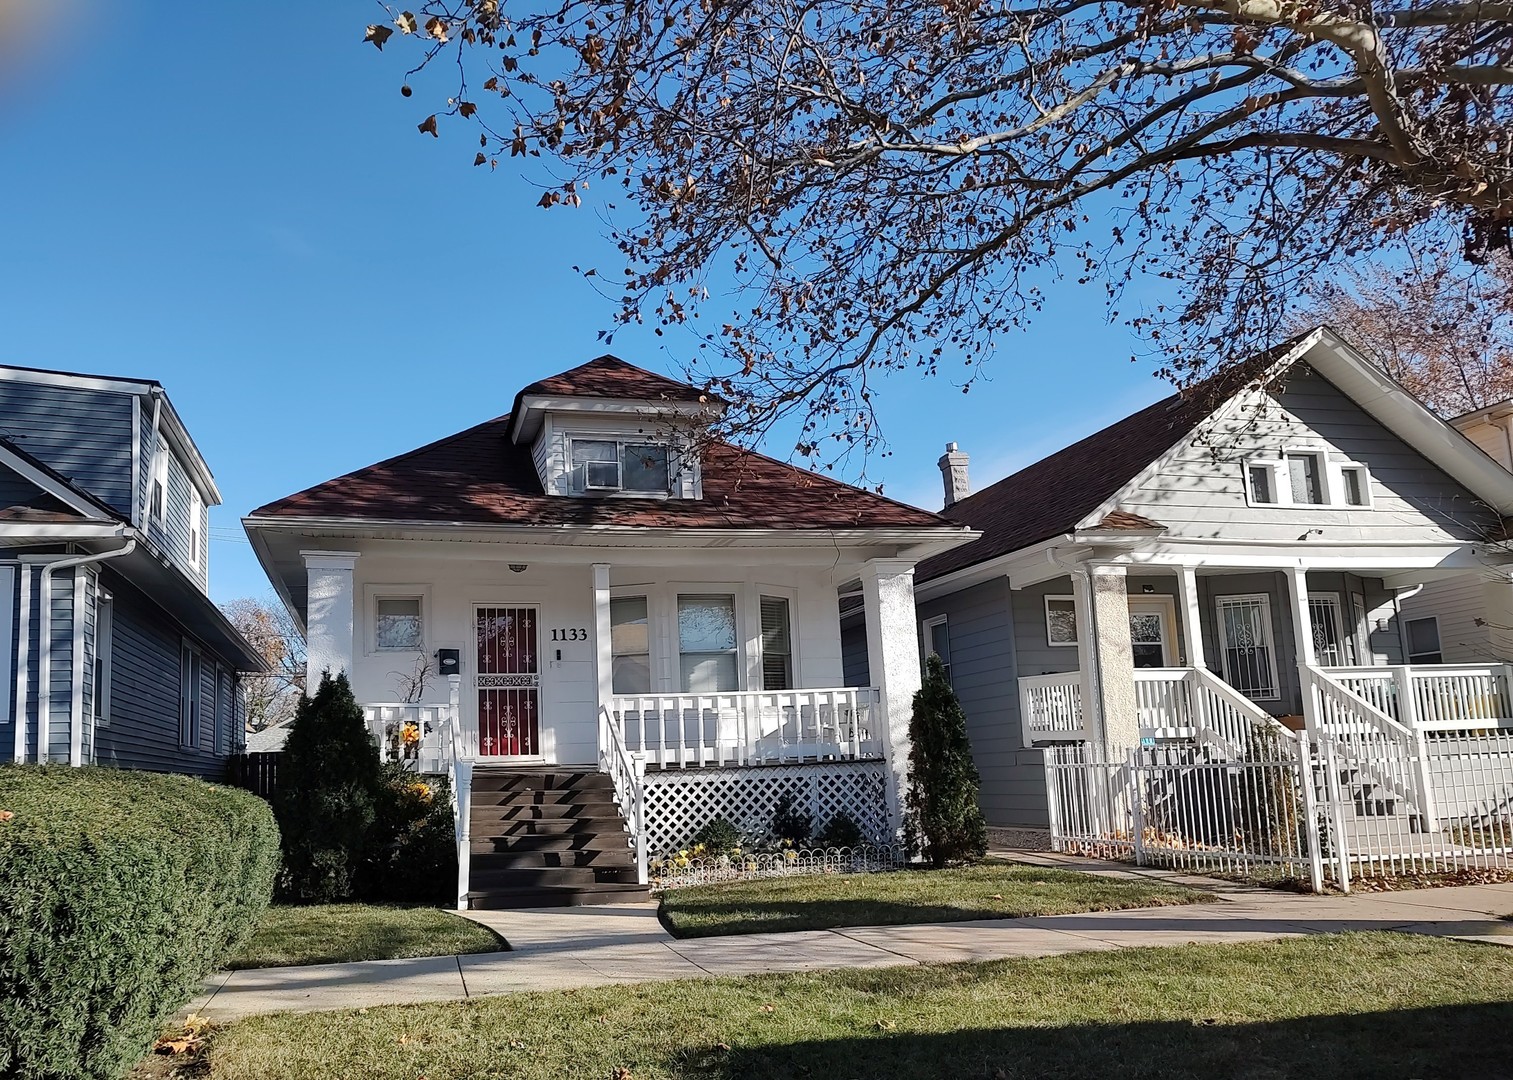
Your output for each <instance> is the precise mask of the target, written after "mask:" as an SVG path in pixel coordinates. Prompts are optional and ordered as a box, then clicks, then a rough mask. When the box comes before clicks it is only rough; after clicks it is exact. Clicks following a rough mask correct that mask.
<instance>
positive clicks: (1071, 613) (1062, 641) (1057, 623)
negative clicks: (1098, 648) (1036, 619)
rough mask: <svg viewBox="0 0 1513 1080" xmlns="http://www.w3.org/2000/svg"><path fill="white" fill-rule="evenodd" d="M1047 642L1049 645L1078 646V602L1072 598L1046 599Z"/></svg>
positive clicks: (1057, 597)
mask: <svg viewBox="0 0 1513 1080" xmlns="http://www.w3.org/2000/svg"><path fill="white" fill-rule="evenodd" d="M1045 640H1046V644H1048V645H1076V644H1077V602H1076V601H1075V600H1073V599H1072V598H1071V597H1070V596H1047V597H1046V598H1045Z"/></svg>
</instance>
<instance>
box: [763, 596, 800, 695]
mask: <svg viewBox="0 0 1513 1080" xmlns="http://www.w3.org/2000/svg"><path fill="white" fill-rule="evenodd" d="M761 605H762V689H763V690H792V689H793V633H792V631H791V629H790V628H789V622H788V600H787V598H786V597H782V596H764V597H762V599H761Z"/></svg>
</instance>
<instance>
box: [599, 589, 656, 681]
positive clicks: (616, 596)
mask: <svg viewBox="0 0 1513 1080" xmlns="http://www.w3.org/2000/svg"><path fill="white" fill-rule="evenodd" d="M609 598H610V601H611V602H613V601H615V600H644V601H645V602H646V681H647V683H648V684H649V685H648V690H647V692H648V693H651V694H655V693H657V636H658V635H657V616H656V610H657V608H656V600H655V598H654V597H653V596H652V594H651V589H650V588H648V587H647V586H645V585H641V586H635V585H626V586H613V587H611V588H610V590H609ZM638 655H640V654H639V653H617V652H615V632H614V620H613V619H611V621H610V634H609V660H610V680H611V684H613V680H614V665H615V657H616V656H638ZM613 692H614V693H615V694H616V695H617V696H622V697H636V696H638V695H635V694H623V695H622V694H620V693H619V691H613Z"/></svg>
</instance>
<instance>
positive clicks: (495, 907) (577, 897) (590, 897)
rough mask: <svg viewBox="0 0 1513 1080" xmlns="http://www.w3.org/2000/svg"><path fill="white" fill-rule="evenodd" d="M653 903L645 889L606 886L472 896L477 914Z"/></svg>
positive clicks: (498, 891) (491, 891)
mask: <svg viewBox="0 0 1513 1080" xmlns="http://www.w3.org/2000/svg"><path fill="white" fill-rule="evenodd" d="M649 899H651V890H650V889H648V888H647V887H646V886H645V885H633V884H621V883H618V882H602V883H599V884H596V885H586V886H576V885H568V886H560V887H553V886H549V885H546V886H538V887H536V888H529V889H487V890H477V891H474V892H470V893H468V907H470V908H472V909H473V910H475V911H489V910H492V911H508V910H512V909H515V908H532V907H581V906H584V905H588V904H633V903H637V902H639V901H642V900H649Z"/></svg>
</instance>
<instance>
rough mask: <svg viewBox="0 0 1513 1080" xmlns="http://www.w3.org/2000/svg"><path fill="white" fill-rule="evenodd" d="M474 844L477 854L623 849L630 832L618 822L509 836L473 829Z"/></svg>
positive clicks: (627, 842) (627, 841)
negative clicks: (591, 828) (601, 828)
mask: <svg viewBox="0 0 1513 1080" xmlns="http://www.w3.org/2000/svg"><path fill="white" fill-rule="evenodd" d="M470 839H471V845H470V846H471V848H472V850H473V851H474V852H475V853H476V854H480V855H486V854H488V853H489V852H498V851H620V850H624V849H626V848H628V846H629V843H630V834H629V833H627V832H626V831H625V829H624V827H623V826H621V825H620V824H619V823H618V822H616V823H615V825H614V826H613V827H607V828H606V829H605V831H604V832H587V831H584V832H566V833H515V834H513V835H509V836H480V835H479V834H477V833H473V834H472V836H471V838H470Z"/></svg>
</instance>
